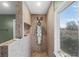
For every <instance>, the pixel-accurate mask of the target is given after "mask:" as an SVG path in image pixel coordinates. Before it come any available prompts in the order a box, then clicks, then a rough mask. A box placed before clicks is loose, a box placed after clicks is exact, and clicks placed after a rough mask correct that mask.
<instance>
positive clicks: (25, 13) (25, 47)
mask: <svg viewBox="0 0 79 59" xmlns="http://www.w3.org/2000/svg"><path fill="white" fill-rule="evenodd" d="M30 19H31V17H30V12H29V10H28V7H27V6H26V4H25V3H24V2H22V1H17V5H16V38H15V39H14V40H15V41H14V42H12V43H11V44H9V45H8V56H9V57H30V56H31V39H30V32H29V33H28V35H27V36H24V29H25V28H24V27H25V26H24V23H26V24H29V25H30ZM29 30H30V29H29ZM26 31H27V30H26Z"/></svg>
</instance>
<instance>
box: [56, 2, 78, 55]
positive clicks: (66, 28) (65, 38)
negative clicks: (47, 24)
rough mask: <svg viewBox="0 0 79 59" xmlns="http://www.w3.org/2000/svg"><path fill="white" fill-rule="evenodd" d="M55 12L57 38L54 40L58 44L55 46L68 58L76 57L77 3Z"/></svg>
mask: <svg viewBox="0 0 79 59" xmlns="http://www.w3.org/2000/svg"><path fill="white" fill-rule="evenodd" d="M67 4H68V3H67ZM63 7H64V6H63ZM56 12H57V13H56V15H57V19H56V22H57V23H56V24H57V30H56V31H57V32H56V33H57V34H59V36H57V37H58V38H55V39H56V40H57V41H56V40H55V42H57V43H58V44H57V45H58V46H56V44H55V46H56V47H59V50H61V51H63V52H65V53H66V54H68V55H70V56H78V18H79V16H78V2H72V3H70V4H68V5H67V6H66V7H65V8H64V9H62V10H60V11H59V10H58V11H56Z"/></svg>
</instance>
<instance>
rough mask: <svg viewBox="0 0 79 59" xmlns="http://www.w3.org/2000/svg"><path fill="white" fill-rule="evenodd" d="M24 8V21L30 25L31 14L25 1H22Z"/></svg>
mask: <svg viewBox="0 0 79 59" xmlns="http://www.w3.org/2000/svg"><path fill="white" fill-rule="evenodd" d="M22 3H23V5H22V10H23V16H22V17H23V21H24V22H25V23H27V24H29V25H31V14H30V11H29V9H28V7H27V4H26V3H25V2H22Z"/></svg>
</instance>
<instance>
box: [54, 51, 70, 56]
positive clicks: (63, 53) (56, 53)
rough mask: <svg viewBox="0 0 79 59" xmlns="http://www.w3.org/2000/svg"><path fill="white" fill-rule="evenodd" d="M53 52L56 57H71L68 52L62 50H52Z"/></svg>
mask: <svg viewBox="0 0 79 59" xmlns="http://www.w3.org/2000/svg"><path fill="white" fill-rule="evenodd" d="M54 54H55V56H56V57H71V56H70V55H69V54H67V53H65V52H64V51H62V50H60V51H57V52H54Z"/></svg>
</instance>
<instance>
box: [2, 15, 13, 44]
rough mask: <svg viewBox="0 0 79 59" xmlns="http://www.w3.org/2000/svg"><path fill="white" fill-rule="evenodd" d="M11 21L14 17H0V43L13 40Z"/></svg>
mask: <svg viewBox="0 0 79 59" xmlns="http://www.w3.org/2000/svg"><path fill="white" fill-rule="evenodd" d="M13 19H15V15H10V14H9V15H7V14H6V15H0V43H3V42H6V41H8V40H11V39H13Z"/></svg>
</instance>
